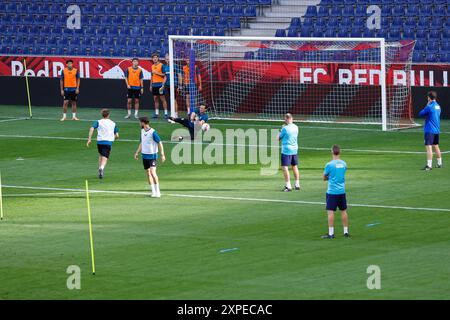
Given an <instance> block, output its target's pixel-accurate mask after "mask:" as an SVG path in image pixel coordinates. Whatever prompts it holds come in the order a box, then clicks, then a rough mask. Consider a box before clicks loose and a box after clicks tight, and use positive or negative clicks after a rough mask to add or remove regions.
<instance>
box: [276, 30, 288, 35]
mask: <svg viewBox="0 0 450 320" xmlns="http://www.w3.org/2000/svg"><path fill="white" fill-rule="evenodd" d="M275 37H286V30H284V29H277V31H276V32H275Z"/></svg>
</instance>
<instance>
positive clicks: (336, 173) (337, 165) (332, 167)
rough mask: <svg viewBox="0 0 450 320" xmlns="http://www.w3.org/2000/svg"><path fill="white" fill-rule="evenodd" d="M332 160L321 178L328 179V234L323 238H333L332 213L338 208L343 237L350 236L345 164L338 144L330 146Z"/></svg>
mask: <svg viewBox="0 0 450 320" xmlns="http://www.w3.org/2000/svg"><path fill="white" fill-rule="evenodd" d="M332 154H333V160H331V161H330V162H328V163H327V165H326V166H325V170H324V172H323V180H324V181H328V190H327V195H326V198H327V207H326V208H327V213H328V234H326V235H324V236H322V238H323V239H334V213H335V212H336V210H337V209H338V208H339V210H340V211H341V215H342V224H343V225H344V237H347V238H348V237H350V235H349V233H348V215H347V199H346V197H345V173H346V172H347V164H346V163H345V161H343V160H341V159H340V154H341V148H340V147H339V146H338V145H334V146H333V147H332Z"/></svg>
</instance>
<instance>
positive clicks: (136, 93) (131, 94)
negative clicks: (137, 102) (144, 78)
mask: <svg viewBox="0 0 450 320" xmlns="http://www.w3.org/2000/svg"><path fill="white" fill-rule="evenodd" d="M127 97H128V99H139V98H140V97H141V89H128V93H127Z"/></svg>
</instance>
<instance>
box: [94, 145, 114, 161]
mask: <svg viewBox="0 0 450 320" xmlns="http://www.w3.org/2000/svg"><path fill="white" fill-rule="evenodd" d="M97 150H98V153H99V154H100V155H101V156H102V157H105V158H109V155H110V154H111V146H110V145H107V144H97Z"/></svg>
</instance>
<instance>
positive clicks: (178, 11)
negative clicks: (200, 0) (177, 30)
mask: <svg viewBox="0 0 450 320" xmlns="http://www.w3.org/2000/svg"><path fill="white" fill-rule="evenodd" d="M174 13H175V14H185V13H186V7H185V6H184V5H176V6H175V8H174Z"/></svg>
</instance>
